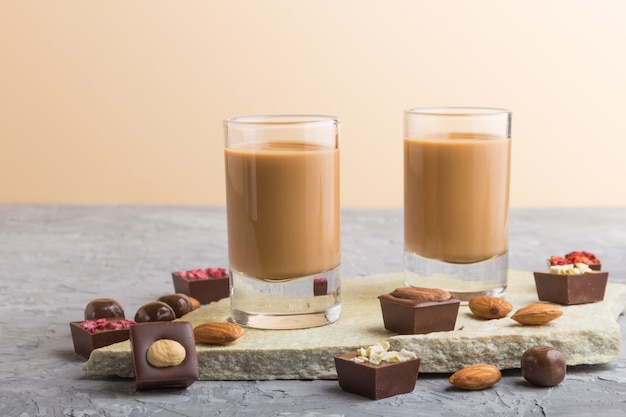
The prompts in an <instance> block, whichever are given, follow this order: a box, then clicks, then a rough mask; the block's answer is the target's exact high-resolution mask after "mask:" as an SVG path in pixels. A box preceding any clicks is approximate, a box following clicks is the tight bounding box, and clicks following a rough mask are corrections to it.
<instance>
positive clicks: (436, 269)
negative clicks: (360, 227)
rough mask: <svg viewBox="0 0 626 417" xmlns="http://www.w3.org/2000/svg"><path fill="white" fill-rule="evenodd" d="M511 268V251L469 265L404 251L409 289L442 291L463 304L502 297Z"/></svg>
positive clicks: (405, 271)
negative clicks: (477, 297) (422, 288)
mask: <svg viewBox="0 0 626 417" xmlns="http://www.w3.org/2000/svg"><path fill="white" fill-rule="evenodd" d="M508 269H509V256H508V252H507V253H504V254H502V255H500V256H496V257H494V258H491V259H487V260H485V261H482V262H475V263H470V264H457V263H450V262H443V261H439V260H436V259H429V258H424V257H421V256H419V255H417V254H415V253H412V252H407V251H405V252H404V282H405V284H406V285H407V286H411V287H426V288H441V289H444V290H447V291H449V292H450V293H451V294H452V295H453V296H454V297H457V298H459V299H460V300H461V301H469V299H470V298H472V297H475V296H477V295H490V296H493V297H502V296H503V295H504V293H505V290H506V285H507V275H508Z"/></svg>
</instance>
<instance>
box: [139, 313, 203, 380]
mask: <svg viewBox="0 0 626 417" xmlns="http://www.w3.org/2000/svg"><path fill="white" fill-rule="evenodd" d="M160 339H170V340H175V341H177V342H178V343H180V344H181V345H182V346H183V347H184V348H185V359H184V360H183V362H182V363H181V364H180V365H175V366H168V367H165V368H158V367H155V366H152V365H151V364H150V363H149V362H148V359H147V357H146V354H147V352H148V348H149V347H150V345H151V344H152V343H154V342H156V341H157V340H160ZM130 341H131V350H132V355H133V363H134V366H135V386H136V387H137V389H138V390H152V389H162V388H187V387H188V386H189V385H191V384H193V383H194V382H195V381H197V380H198V378H199V371H198V356H197V353H196V341H195V338H194V335H193V327H192V326H191V323H189V322H186V321H160V322H148V323H139V324H136V325H134V326H132V327H131V329H130Z"/></svg>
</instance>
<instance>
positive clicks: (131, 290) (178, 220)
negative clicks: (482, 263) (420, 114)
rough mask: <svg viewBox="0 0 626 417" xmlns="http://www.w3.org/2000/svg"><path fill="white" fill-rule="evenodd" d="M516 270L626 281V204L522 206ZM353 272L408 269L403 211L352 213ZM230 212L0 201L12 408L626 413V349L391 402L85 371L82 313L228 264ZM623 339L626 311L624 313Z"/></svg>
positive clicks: (432, 382) (91, 412)
mask: <svg viewBox="0 0 626 417" xmlns="http://www.w3.org/2000/svg"><path fill="white" fill-rule="evenodd" d="M510 225H511V230H510V257H511V262H510V268H511V269H518V270H528V271H533V270H541V269H543V268H544V267H545V263H544V262H545V260H544V259H545V257H546V256H548V255H552V254H556V255H560V254H561V255H562V254H564V253H565V252H568V251H570V250H578V249H580V250H589V251H592V252H595V253H596V254H597V255H598V256H599V257H600V258H601V259H602V261H603V265H604V269H606V270H608V271H610V278H609V279H610V280H611V281H612V282H621V283H626V208H597V209H596V208H594V209H592V208H567V209H565V208H549V209H546V208H536V209H531V208H528V209H526V208H524V209H513V210H512V211H511V224H510ZM342 239H343V240H342V243H343V244H342V246H343V249H342V272H343V276H344V277H358V276H363V275H370V274H374V273H379V272H390V271H400V270H401V269H402V211H401V210H400V209H380V210H368V209H344V211H343V219H342ZM226 258H227V253H226V226H225V210H224V208H223V207H152V206H92V207H82V206H10V205H5V206H0V314H1V315H0V416H20V417H21V416H305V417H320V416H328V417H330V416H333V417H335V416H389V417H393V416H451V415H467V416H471V415H480V416H533V415H539V416H586V415H592V414H597V415H601V416H608V417H612V416H620V417H621V416H623V415H625V414H626V411H625V410H626V347H625V345H624V343H623V342H622V349H621V354H620V358H619V360H617V361H615V362H612V363H609V364H605V365H593V366H591V365H582V366H576V367H571V368H569V369H568V375H567V378H566V380H565V381H564V382H563V383H561V384H560V385H558V386H556V387H554V388H537V387H533V386H530V385H529V384H528V383H526V382H525V381H524V380H523V378H521V376H520V373H519V371H506V372H505V375H504V378H503V380H502V381H501V382H500V383H498V384H497V385H496V386H494V387H493V388H491V389H488V390H485V391H477V392H463V391H459V390H457V389H455V388H453V387H451V386H450V385H449V384H448V382H447V376H446V375H428V374H420V377H419V380H418V383H417V385H416V388H415V391H414V392H412V393H410V394H405V395H401V396H396V397H392V398H388V399H383V400H379V401H372V400H369V399H367V398H364V397H359V396H356V395H352V394H348V393H345V392H343V391H342V390H341V389H340V388H339V386H338V384H337V382H336V381H244V382H241V381H238V382H234V381H233V382H230V381H219V382H217V381H199V382H196V383H195V384H193V385H192V386H191V387H189V388H188V389H186V390H180V391H157V392H140V393H138V392H136V391H135V388H134V383H133V381H132V380H128V379H120V378H110V379H98V378H92V377H87V376H85V374H84V373H83V371H82V370H81V365H82V363H83V362H84V360H83V359H82V358H81V357H79V356H77V355H76V354H74V352H73V348H72V341H71V337H70V332H69V325H68V323H69V322H70V321H74V320H78V319H80V318H81V317H82V314H83V309H84V306H85V304H86V303H87V302H88V301H89V300H91V299H93V298H97V297H112V298H116V299H118V300H119V301H120V302H121V303H122V305H123V306H124V307H125V309H126V314H127V316H129V315H132V314H134V311H135V310H136V309H137V308H138V307H139V306H140V305H142V304H144V303H145V302H148V301H152V300H154V299H156V298H158V297H159V296H160V295H162V294H164V293H166V292H171V290H172V284H171V278H170V275H169V272H170V271H175V270H179V269H183V268H191V267H201V266H225V265H226ZM620 326H621V330H622V335H623V334H624V331H625V330H626V319H625V318H624V317H623V316H622V317H621V318H620Z"/></svg>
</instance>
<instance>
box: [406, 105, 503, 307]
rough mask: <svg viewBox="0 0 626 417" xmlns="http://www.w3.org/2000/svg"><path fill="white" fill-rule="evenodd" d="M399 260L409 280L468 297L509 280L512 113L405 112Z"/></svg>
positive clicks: (497, 290)
mask: <svg viewBox="0 0 626 417" xmlns="http://www.w3.org/2000/svg"><path fill="white" fill-rule="evenodd" d="M404 132H405V135H404V265H405V281H406V284H407V285H409V286H417V287H433V288H442V289H445V290H448V291H449V292H450V293H452V294H453V295H454V296H456V297H458V298H460V299H461V300H464V301H467V300H469V299H470V298H471V297H473V296H476V295H493V296H501V295H503V294H504V291H505V289H506V286H507V274H508V224H509V176H510V158H511V113H510V112H509V111H506V110H502V109H492V108H464V107H449V108H415V109H410V110H408V111H406V112H405V115H404Z"/></svg>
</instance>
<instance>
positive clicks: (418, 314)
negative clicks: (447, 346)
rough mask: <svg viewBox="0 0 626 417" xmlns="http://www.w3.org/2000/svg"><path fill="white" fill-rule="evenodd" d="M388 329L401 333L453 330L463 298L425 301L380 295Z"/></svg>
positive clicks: (384, 320)
mask: <svg viewBox="0 0 626 417" xmlns="http://www.w3.org/2000/svg"><path fill="white" fill-rule="evenodd" d="M378 299H379V300H380V307H381V310H382V314H383V322H384V324H385V328H386V329H387V330H389V331H392V332H395V333H399V334H425V333H431V332H442V331H449V330H454V325H455V324H456V317H457V315H458V312H459V306H460V304H461V300H459V299H458V298H455V297H452V298H450V299H448V300H446V301H422V300H411V299H406V298H398V297H394V296H393V295H391V294H384V295H381V296H379V297H378Z"/></svg>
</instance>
